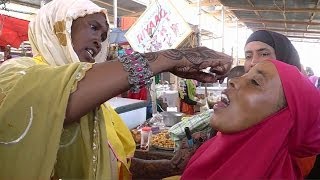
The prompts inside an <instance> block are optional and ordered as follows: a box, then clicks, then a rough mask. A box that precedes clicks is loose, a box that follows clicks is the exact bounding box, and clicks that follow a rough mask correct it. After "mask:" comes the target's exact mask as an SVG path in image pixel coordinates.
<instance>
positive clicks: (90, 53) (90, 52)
mask: <svg viewBox="0 0 320 180" xmlns="http://www.w3.org/2000/svg"><path fill="white" fill-rule="evenodd" d="M86 50H87V52H88V53H89V55H90V56H91V57H92V58H93V53H94V52H93V50H92V49H86Z"/></svg>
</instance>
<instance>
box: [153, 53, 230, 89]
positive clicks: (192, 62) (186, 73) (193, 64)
mask: <svg viewBox="0 0 320 180" xmlns="http://www.w3.org/2000/svg"><path fill="white" fill-rule="evenodd" d="M158 53H159V54H160V55H161V56H163V57H164V58H165V59H166V60H167V62H168V63H169V64H170V63H171V64H173V66H171V67H172V68H171V69H169V71H170V72H171V73H173V74H175V75H177V76H179V77H182V78H187V79H195V80H198V81H201V82H208V83H212V82H216V81H217V80H223V79H224V78H225V74H226V73H227V72H228V71H229V70H230V68H231V65H232V57H231V56H228V55H226V54H224V53H220V52H217V51H214V50H211V49H209V48H206V47H197V48H190V49H169V50H164V51H160V52H158ZM149 58H150V59H153V60H155V59H156V58H158V55H154V54H152V56H151V55H149ZM208 67H210V73H208V72H204V71H202V70H204V69H206V68H208Z"/></svg>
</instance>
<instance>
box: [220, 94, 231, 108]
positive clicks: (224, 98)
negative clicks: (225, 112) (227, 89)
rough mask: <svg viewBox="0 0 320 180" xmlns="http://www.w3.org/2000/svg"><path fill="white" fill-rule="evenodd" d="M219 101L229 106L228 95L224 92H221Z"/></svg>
mask: <svg viewBox="0 0 320 180" xmlns="http://www.w3.org/2000/svg"><path fill="white" fill-rule="evenodd" d="M221 102H223V103H224V104H225V105H227V106H229V104H230V100H229V97H228V96H227V95H226V94H224V93H221Z"/></svg>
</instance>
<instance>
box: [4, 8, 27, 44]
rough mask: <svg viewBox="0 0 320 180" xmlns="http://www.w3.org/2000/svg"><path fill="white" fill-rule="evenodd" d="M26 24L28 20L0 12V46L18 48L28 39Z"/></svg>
mask: <svg viewBox="0 0 320 180" xmlns="http://www.w3.org/2000/svg"><path fill="white" fill-rule="evenodd" d="M28 24H29V21H26V20H22V19H17V18H14V17H10V16H6V15H3V14H0V46H6V45H10V46H12V47H15V48H19V47H20V44H21V43H22V42H23V41H26V40H28Z"/></svg>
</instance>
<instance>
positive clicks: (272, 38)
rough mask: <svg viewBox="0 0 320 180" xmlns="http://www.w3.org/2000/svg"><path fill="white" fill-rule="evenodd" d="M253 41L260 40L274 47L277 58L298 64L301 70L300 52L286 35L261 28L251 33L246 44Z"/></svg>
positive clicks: (294, 64)
mask: <svg viewBox="0 0 320 180" xmlns="http://www.w3.org/2000/svg"><path fill="white" fill-rule="evenodd" d="M252 41H260V42H263V43H266V44H268V45H269V46H271V47H273V49H274V51H275V53H276V58H277V60H279V61H282V62H284V63H287V64H291V65H293V66H296V67H297V68H298V69H299V70H300V71H301V64H300V58H299V54H298V52H297V50H296V49H295V48H294V46H293V45H292V43H291V41H290V40H289V39H288V38H287V37H286V36H284V35H282V34H279V33H276V32H272V31H266V30H259V31H255V32H254V33H252V34H251V35H250V37H249V38H248V40H247V42H246V45H247V44H248V43H249V42H252Z"/></svg>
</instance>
